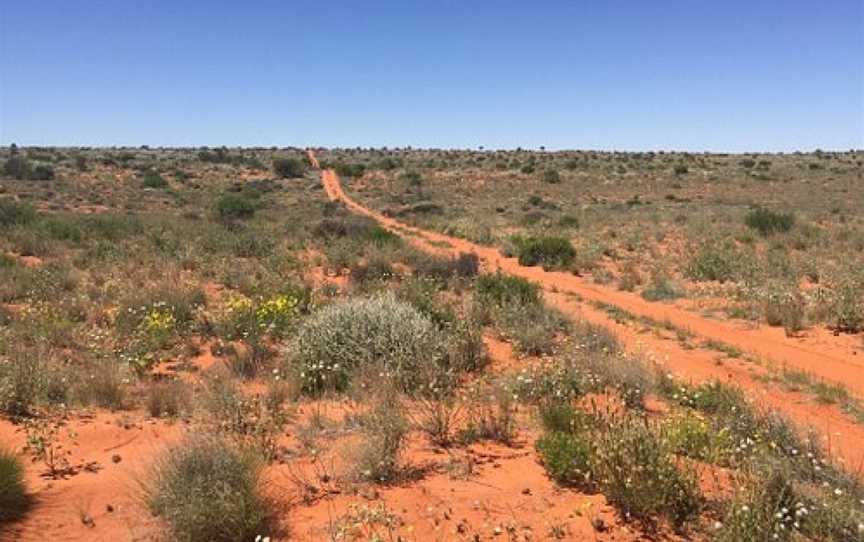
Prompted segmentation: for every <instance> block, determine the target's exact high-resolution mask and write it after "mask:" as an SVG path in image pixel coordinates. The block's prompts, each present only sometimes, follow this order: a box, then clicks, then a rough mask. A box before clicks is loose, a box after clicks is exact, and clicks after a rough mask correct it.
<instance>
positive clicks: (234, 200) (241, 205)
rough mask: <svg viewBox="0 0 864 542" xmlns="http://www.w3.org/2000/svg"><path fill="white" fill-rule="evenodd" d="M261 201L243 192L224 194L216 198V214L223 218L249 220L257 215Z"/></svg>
mask: <svg viewBox="0 0 864 542" xmlns="http://www.w3.org/2000/svg"><path fill="white" fill-rule="evenodd" d="M258 207H259V203H258V202H257V201H256V200H254V199H251V198H249V197H247V196H243V195H241V194H234V193H228V194H223V195H221V196H220V197H219V199H218V200H216V216H218V217H219V218H221V219H223V220H232V219H239V220H247V219H250V218H252V217H253V216H254V215H255V212H256V211H257V210H258Z"/></svg>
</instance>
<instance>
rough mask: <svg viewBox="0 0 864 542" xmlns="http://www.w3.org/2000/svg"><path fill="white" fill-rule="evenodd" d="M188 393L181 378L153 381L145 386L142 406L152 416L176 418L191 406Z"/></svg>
mask: <svg viewBox="0 0 864 542" xmlns="http://www.w3.org/2000/svg"><path fill="white" fill-rule="evenodd" d="M189 393H190V390H189V388H188V386H187V385H186V384H184V383H183V381H182V380H170V381H160V382H153V383H152V384H150V386H149V387H148V388H147V391H146V395H145V397H144V406H145V407H146V408H147V412H148V413H149V414H150V416H152V417H154V418H176V417H177V416H179V415H180V414H182V413H184V412H186V411H187V410H188V409H189V408H190V407H191V401H190V396H189Z"/></svg>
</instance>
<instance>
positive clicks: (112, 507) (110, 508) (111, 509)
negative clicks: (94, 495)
mask: <svg viewBox="0 0 864 542" xmlns="http://www.w3.org/2000/svg"><path fill="white" fill-rule="evenodd" d="M105 510H107V511H108V512H113V511H114V506H113V505H110V504H109V505H107V506H105Z"/></svg>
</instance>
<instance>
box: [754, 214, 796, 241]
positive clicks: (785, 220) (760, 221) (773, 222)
mask: <svg viewBox="0 0 864 542" xmlns="http://www.w3.org/2000/svg"><path fill="white" fill-rule="evenodd" d="M744 223H745V224H746V225H747V227H749V228H751V229H753V230H756V231H758V232H759V233H760V234H761V235H762V236H763V237H768V236H770V235H772V234H774V233H785V232H788V231H789V230H791V229H792V226H794V225H795V215H793V214H792V213H780V212H776V211H772V210H770V209H765V208H763V207H759V208H757V209H753V210H752V211H750V212H749V213H747V216H745V217H744Z"/></svg>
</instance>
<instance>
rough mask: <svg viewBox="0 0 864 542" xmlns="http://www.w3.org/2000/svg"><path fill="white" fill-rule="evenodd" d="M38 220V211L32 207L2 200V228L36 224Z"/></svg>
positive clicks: (0, 207) (0, 221)
mask: <svg viewBox="0 0 864 542" xmlns="http://www.w3.org/2000/svg"><path fill="white" fill-rule="evenodd" d="M37 218H38V215H37V214H36V209H34V208H33V206H32V205H29V204H27V203H18V202H16V201H13V200H9V199H0V228H3V229H6V228H11V227H14V226H23V225H26V224H30V223H32V222H35V221H36V219H37Z"/></svg>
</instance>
